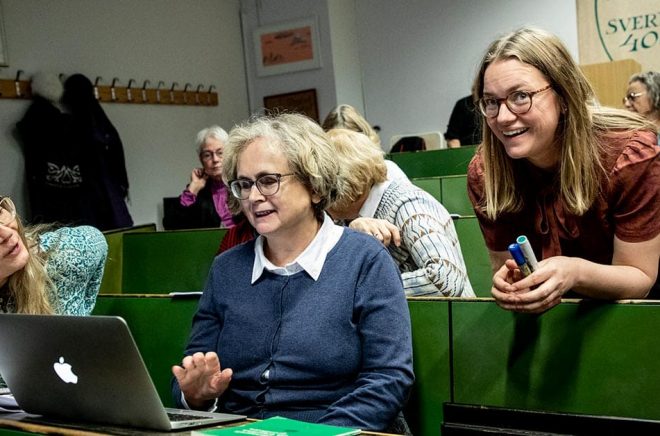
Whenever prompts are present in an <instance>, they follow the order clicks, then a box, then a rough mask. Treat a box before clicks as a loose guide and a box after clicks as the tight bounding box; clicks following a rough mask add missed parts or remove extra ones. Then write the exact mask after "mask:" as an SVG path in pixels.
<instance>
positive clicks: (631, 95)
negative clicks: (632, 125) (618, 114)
mask: <svg viewBox="0 0 660 436" xmlns="http://www.w3.org/2000/svg"><path fill="white" fill-rule="evenodd" d="M623 104H624V105H625V106H626V109H628V110H630V111H632V112H637V113H638V114H640V115H642V116H643V117H645V118H647V119H648V120H649V121H651V122H653V123H654V124H655V126H656V129H657V130H658V132H660V73H657V72H655V71H647V72H645V73H639V74H633V75H632V76H631V77H630V80H628V91H627V92H626V96H625V97H624V98H623ZM658 144H659V145H660V136H658Z"/></svg>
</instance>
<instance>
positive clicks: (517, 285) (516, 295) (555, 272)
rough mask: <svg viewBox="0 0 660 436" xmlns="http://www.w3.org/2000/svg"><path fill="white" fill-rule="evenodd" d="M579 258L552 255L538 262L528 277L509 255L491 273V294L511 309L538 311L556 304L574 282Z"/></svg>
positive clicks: (502, 304)
mask: <svg viewBox="0 0 660 436" xmlns="http://www.w3.org/2000/svg"><path fill="white" fill-rule="evenodd" d="M578 268H579V261H578V259H575V258H570V257H565V256H555V257H551V258H548V259H545V260H543V261H541V262H539V268H538V269H537V270H536V271H534V272H533V273H532V274H530V275H529V276H527V277H523V275H522V273H521V272H520V269H519V268H518V266H517V265H516V263H515V262H514V261H513V260H512V259H508V260H507V261H506V262H505V263H504V265H502V267H501V268H500V269H499V270H498V271H497V272H496V273H495V275H494V276H493V289H492V290H491V294H492V295H493V298H495V301H496V302H497V304H498V305H499V306H500V307H502V308H503V309H506V310H512V311H514V312H529V313H541V312H545V311H546V310H548V309H550V308H552V307H554V306H556V305H557V304H559V302H560V301H561V297H562V296H563V295H564V294H565V293H566V292H567V291H568V290H570V289H572V288H573V287H574V286H575V285H576V283H577V278H578V275H579V271H578Z"/></svg>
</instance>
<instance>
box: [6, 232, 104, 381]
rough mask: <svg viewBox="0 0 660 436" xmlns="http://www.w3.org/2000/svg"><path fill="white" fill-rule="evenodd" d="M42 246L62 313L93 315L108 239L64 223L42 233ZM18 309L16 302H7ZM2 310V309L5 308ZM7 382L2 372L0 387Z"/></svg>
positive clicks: (52, 298)
mask: <svg viewBox="0 0 660 436" xmlns="http://www.w3.org/2000/svg"><path fill="white" fill-rule="evenodd" d="M39 247H40V248H41V249H42V250H43V251H45V252H46V253H47V255H48V260H47V263H46V271H47V272H48V276H49V277H50V279H51V280H52V281H53V284H54V285H55V288H56V291H55V292H54V294H52V295H50V302H51V305H52V307H53V311H54V312H55V313H56V314H58V315H89V314H91V313H92V309H94V304H95V303H96V295H97V294H98V292H99V288H100V286H101V279H102V278H103V268H104V267H105V259H106V257H107V255H108V243H107V242H106V240H105V237H104V236H103V234H102V233H101V232H100V231H99V230H97V229H96V228H94V227H90V226H81V227H62V228H59V229H57V230H54V231H52V232H46V233H44V234H42V235H40V238H39ZM6 309H7V311H8V312H15V307H14V302H13V301H11V300H10V301H9V302H8V304H7V308H6ZM1 311H2V310H0V312H1ZM4 387H5V383H4V380H2V377H1V376H0V388H4Z"/></svg>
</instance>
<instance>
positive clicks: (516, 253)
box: [509, 243, 532, 277]
mask: <svg viewBox="0 0 660 436" xmlns="http://www.w3.org/2000/svg"><path fill="white" fill-rule="evenodd" d="M509 253H511V257H513V260H515V261H516V265H518V268H520V271H521V272H522V273H523V275H524V276H525V277H527V276H528V275H530V274H531V273H532V271H531V270H530V269H529V265H527V262H526V261H525V256H524V255H523V252H522V250H521V249H520V246H519V245H518V244H516V243H513V244H511V245H509Z"/></svg>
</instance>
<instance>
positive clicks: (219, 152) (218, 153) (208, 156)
mask: <svg viewBox="0 0 660 436" xmlns="http://www.w3.org/2000/svg"><path fill="white" fill-rule="evenodd" d="M213 155H215V157H217V158H218V159H222V149H221V148H219V149H217V150H216V151H202V152H201V153H199V157H200V159H202V160H211V159H213Z"/></svg>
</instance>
